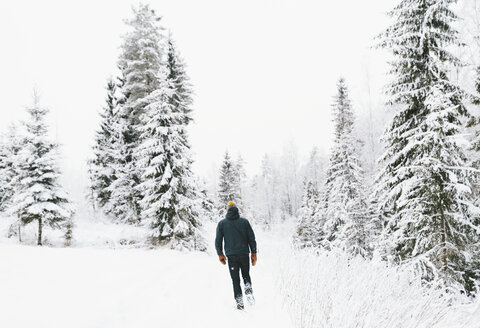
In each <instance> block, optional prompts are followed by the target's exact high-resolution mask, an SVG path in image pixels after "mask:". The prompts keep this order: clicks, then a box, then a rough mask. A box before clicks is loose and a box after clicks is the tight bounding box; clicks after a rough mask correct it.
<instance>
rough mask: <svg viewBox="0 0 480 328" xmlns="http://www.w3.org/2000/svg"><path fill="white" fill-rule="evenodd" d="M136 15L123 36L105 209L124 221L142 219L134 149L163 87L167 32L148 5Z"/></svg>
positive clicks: (142, 6)
mask: <svg viewBox="0 0 480 328" xmlns="http://www.w3.org/2000/svg"><path fill="white" fill-rule="evenodd" d="M133 14H134V17H133V19H131V20H127V21H126V23H127V25H129V26H130V28H131V30H130V31H129V32H128V33H127V34H125V35H124V36H123V44H122V52H121V55H120V58H119V61H118V66H119V67H120V69H121V72H122V77H121V79H119V82H120V84H121V90H120V93H121V94H122V95H123V97H120V99H119V102H118V103H119V109H118V114H117V121H118V123H117V128H116V139H117V140H116V145H117V146H116V147H115V148H116V152H115V153H114V155H113V156H114V160H115V166H114V168H113V169H114V171H115V178H116V180H115V182H114V183H112V185H111V186H110V190H111V195H110V197H111V202H110V203H109V204H108V206H107V209H106V211H107V212H108V213H110V214H112V215H114V216H115V217H116V219H117V220H119V221H122V222H130V223H138V222H139V221H140V208H141V206H140V200H141V199H142V197H143V195H142V194H141V191H140V190H141V189H140V188H138V185H139V184H140V183H141V175H142V172H141V166H140V164H139V163H138V162H137V160H138V157H137V156H136V154H135V152H136V151H137V148H138V147H139V145H140V144H142V143H143V140H142V139H141V137H142V135H143V134H142V133H143V132H142V131H143V127H142V126H141V125H142V122H141V119H140V118H141V117H142V115H143V114H144V112H145V109H146V107H147V106H148V105H150V104H151V101H154V99H155V97H152V96H151V95H152V94H153V93H154V92H155V91H157V90H158V89H159V88H160V84H161V83H162V81H160V79H159V75H161V72H162V71H163V70H164V68H163V65H164V64H163V62H164V60H163V56H164V48H165V45H164V39H165V38H164V36H163V35H162V33H163V27H162V26H161V25H160V17H158V16H157V15H156V13H155V12H154V10H152V9H151V8H150V7H149V5H145V4H140V5H139V6H138V8H134V9H133Z"/></svg>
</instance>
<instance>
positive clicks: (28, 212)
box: [9, 94, 73, 245]
mask: <svg viewBox="0 0 480 328" xmlns="http://www.w3.org/2000/svg"><path fill="white" fill-rule="evenodd" d="M27 112H28V114H29V116H30V117H29V121H28V122H27V123H26V124H25V125H26V129H27V136H26V138H25V142H24V145H23V148H22V149H21V150H20V152H19V156H18V157H17V158H18V162H17V163H15V166H16V167H17V168H18V175H17V176H16V177H15V194H14V196H13V202H12V206H11V207H10V209H9V210H10V212H11V213H12V214H16V215H17V216H18V217H19V219H20V220H21V222H22V224H29V223H31V222H33V221H37V222H38V236H37V237H38V239H37V244H38V245H42V232H43V226H44V225H49V226H51V227H53V228H61V227H62V226H63V225H64V223H65V222H70V220H71V218H72V215H73V208H72V205H71V204H70V202H69V200H68V198H67V197H68V196H67V194H66V193H65V191H63V189H62V188H61V186H60V185H59V183H58V178H59V169H58V167H57V156H58V155H57V145H56V144H55V143H53V142H51V141H49V140H48V138H47V133H48V131H47V126H46V124H45V122H44V119H45V115H46V114H47V112H48V111H47V110H46V109H44V108H42V107H40V105H39V98H38V96H37V94H35V95H34V103H33V105H32V106H30V107H28V108H27Z"/></svg>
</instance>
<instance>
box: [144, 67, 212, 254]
mask: <svg viewBox="0 0 480 328" xmlns="http://www.w3.org/2000/svg"><path fill="white" fill-rule="evenodd" d="M164 76H165V78H161V79H160V81H162V80H163V82H162V83H161V84H160V88H159V89H157V90H156V91H154V92H153V93H152V94H151V95H150V98H151V99H149V103H150V104H149V105H148V106H147V107H146V108H145V111H144V114H143V115H142V116H141V122H142V136H141V138H142V140H143V143H142V144H141V145H140V146H139V148H138V153H139V155H140V158H141V161H139V163H140V165H141V166H142V168H144V170H143V175H142V183H141V184H140V185H139V189H140V190H141V191H142V193H143V195H144V196H143V199H142V200H141V202H140V204H141V206H142V212H141V215H142V220H143V221H144V222H145V223H146V224H148V225H150V226H151V228H152V229H153V231H154V232H153V235H152V243H153V244H155V245H169V246H170V247H171V248H175V249H198V250H205V249H206V248H205V243H204V240H203V238H202V236H201V222H200V220H199V212H200V208H199V207H198V204H197V202H196V199H197V196H198V194H197V185H196V182H195V179H194V177H193V173H192V171H191V162H192V161H191V154H190V147H189V145H188V143H187V142H186V132H185V122H186V120H185V117H184V116H185V113H184V112H183V111H181V110H179V109H178V107H177V108H176V107H175V106H174V103H173V102H172V99H171V98H172V96H173V95H174V94H175V92H176V90H175V89H174V88H173V85H174V84H173V83H172V81H171V80H170V79H168V78H166V77H167V76H168V73H164Z"/></svg>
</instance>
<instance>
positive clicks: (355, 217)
mask: <svg viewBox="0 0 480 328" xmlns="http://www.w3.org/2000/svg"><path fill="white" fill-rule="evenodd" d="M337 88H338V93H337V95H336V97H335V102H334V104H333V114H334V123H335V140H334V146H333V149H332V153H331V156H330V163H329V167H328V169H327V174H326V183H325V190H324V193H323V199H322V207H323V209H322V212H321V215H322V216H323V218H321V220H317V221H320V222H321V223H322V225H323V228H322V234H323V235H324V236H325V237H324V240H323V244H324V245H325V246H327V247H328V248H330V247H340V248H342V249H344V250H346V251H347V252H349V253H352V254H361V255H363V256H365V255H366V254H367V251H368V249H367V245H366V236H365V224H366V221H367V209H366V201H365V194H364V186H363V170H362V168H361V167H360V163H359V160H358V155H357V153H356V149H355V145H356V142H355V138H354V136H353V125H354V115H353V110H352V106H351V103H350V99H349V96H348V89H347V87H346V85H345V81H344V80H343V79H340V80H339V81H338V84H337Z"/></svg>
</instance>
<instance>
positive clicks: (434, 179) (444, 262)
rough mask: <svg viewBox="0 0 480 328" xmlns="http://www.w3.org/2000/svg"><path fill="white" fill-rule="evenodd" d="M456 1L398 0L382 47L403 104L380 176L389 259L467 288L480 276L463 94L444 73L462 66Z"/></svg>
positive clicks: (393, 90)
mask: <svg viewBox="0 0 480 328" xmlns="http://www.w3.org/2000/svg"><path fill="white" fill-rule="evenodd" d="M454 2H455V1H454V0H403V1H401V2H400V3H399V4H398V5H397V6H396V7H395V8H394V9H393V10H392V12H391V13H390V14H391V16H393V18H394V23H393V24H392V25H391V26H390V27H389V28H388V29H387V30H386V31H385V32H384V33H383V34H382V36H381V37H382V41H381V43H380V46H382V47H384V48H388V49H390V50H391V51H392V52H393V55H394V58H395V60H394V61H393V62H392V64H391V65H392V68H391V74H392V75H393V77H394V80H393V82H392V83H391V85H390V86H389V90H388V94H389V95H390V99H389V103H390V104H400V105H401V107H400V109H399V110H398V111H397V112H396V114H395V116H394V118H393V120H392V122H391V124H390V126H389V128H388V130H387V131H386V134H385V136H384V139H385V142H386V152H385V155H384V156H383V160H384V164H385V167H384V169H383V170H382V173H381V175H380V177H379V180H378V187H377V188H378V191H377V195H378V197H379V206H380V213H382V215H383V217H384V220H386V228H385V231H384V235H385V248H386V252H387V256H388V258H390V259H392V260H395V261H397V262H412V263H413V264H414V265H415V267H416V268H417V269H419V272H420V273H421V275H422V277H423V278H424V279H425V280H426V281H429V280H431V279H432V278H434V277H436V276H440V277H441V278H442V280H443V281H444V282H445V286H446V287H452V286H458V287H459V288H463V289H465V290H467V291H471V288H472V279H475V278H477V277H478V264H477V263H478V262H477V260H478V256H477V255H478V254H476V250H475V249H474V246H475V245H476V244H477V243H478V241H479V235H478V227H475V226H474V225H473V220H474V213H475V212H478V209H477V208H475V206H474V204H473V199H472V193H471V182H470V181H469V179H468V171H469V168H468V167H466V157H465V154H464V149H463V148H462V143H463V142H465V141H464V140H463V138H462V137H461V136H460V135H459V131H460V130H461V118H462V117H463V116H468V115H469V113H468V112H467V109H466V107H465V106H464V104H463V101H464V96H465V94H464V92H463V91H462V90H461V89H460V87H459V86H458V85H456V84H455V83H454V82H452V81H451V80H450V79H449V78H448V73H449V71H448V69H449V67H450V66H453V65H458V64H460V63H459V61H458V60H457V58H455V57H454V56H453V55H452V54H451V53H450V52H449V51H448V50H447V48H448V47H451V46H458V45H459V41H458V39H457V32H456V31H455V30H454V28H453V24H452V23H453V22H454V21H455V20H456V16H455V14H454V13H453V12H452V11H451V9H450V5H451V4H452V3H454Z"/></svg>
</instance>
